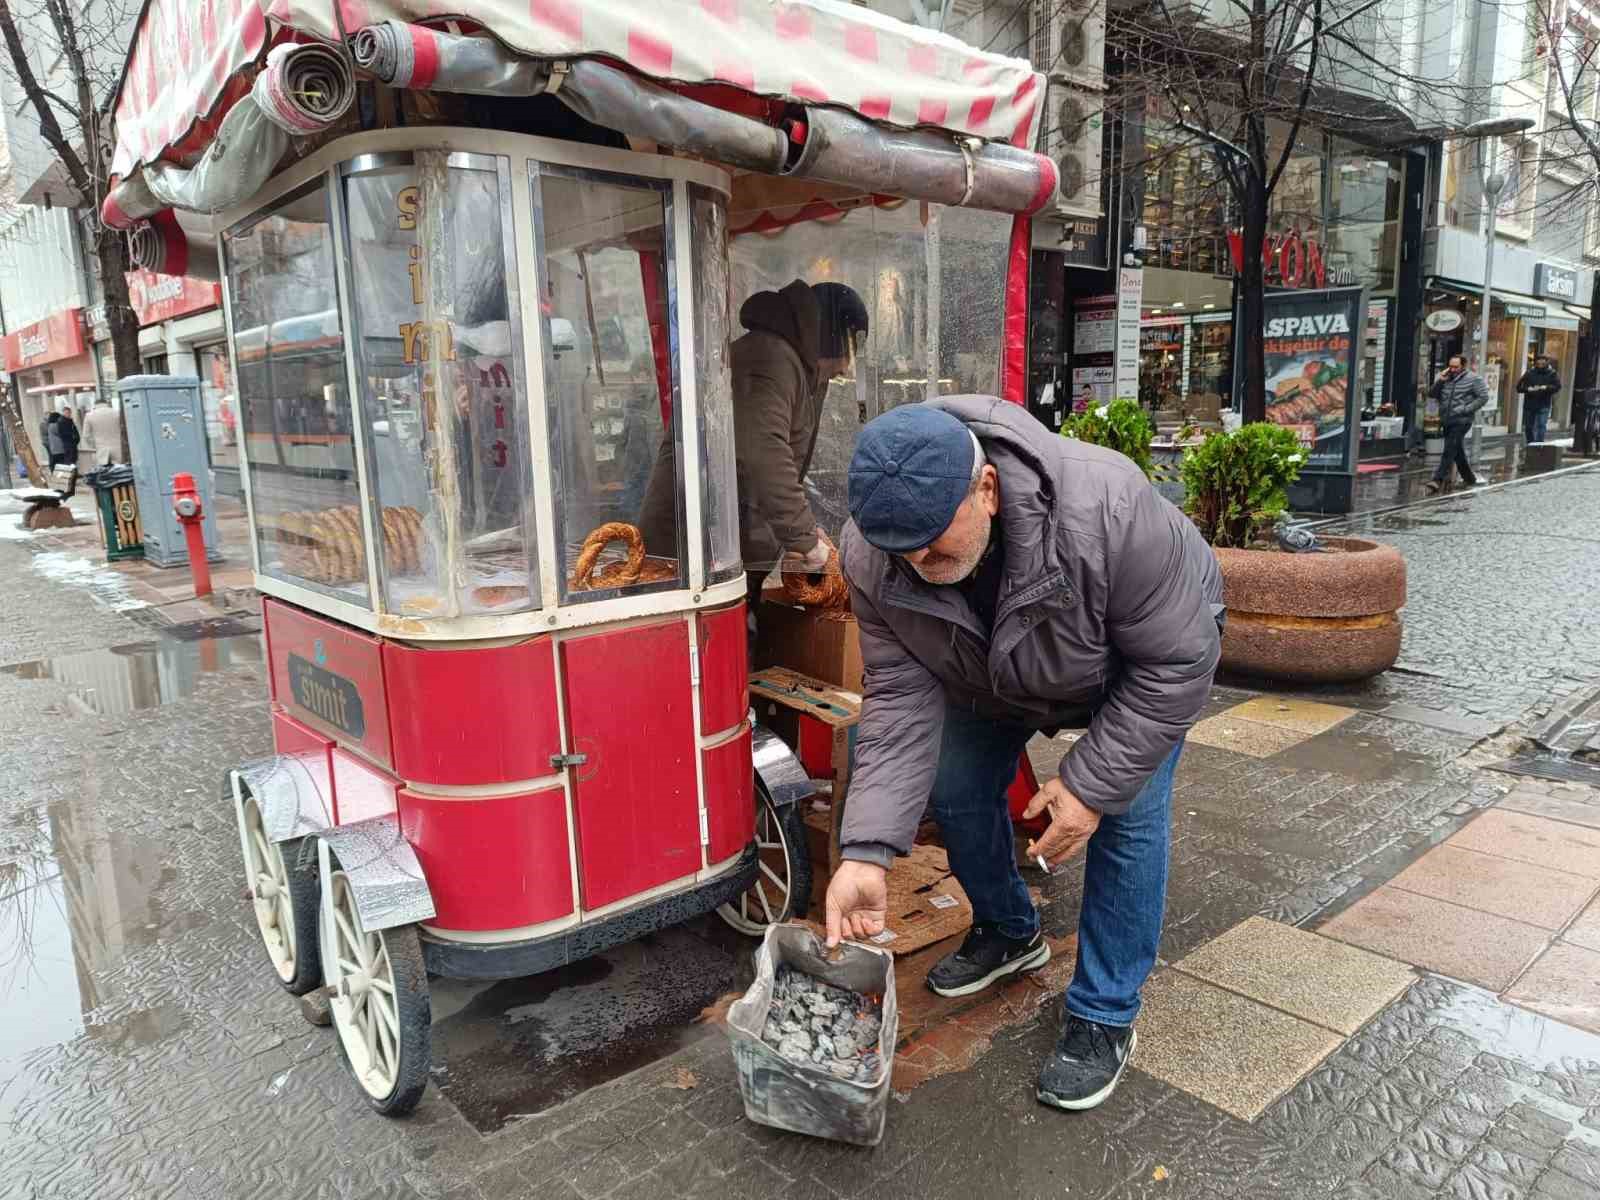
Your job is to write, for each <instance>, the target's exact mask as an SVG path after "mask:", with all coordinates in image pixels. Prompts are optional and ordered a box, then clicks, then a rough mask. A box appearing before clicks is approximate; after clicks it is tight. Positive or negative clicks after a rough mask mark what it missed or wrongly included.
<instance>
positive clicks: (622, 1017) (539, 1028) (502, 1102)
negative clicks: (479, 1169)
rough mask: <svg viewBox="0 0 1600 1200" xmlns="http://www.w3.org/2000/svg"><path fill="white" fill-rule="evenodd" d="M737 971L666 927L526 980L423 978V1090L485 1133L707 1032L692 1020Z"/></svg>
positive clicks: (684, 933) (715, 952) (721, 956)
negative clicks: (436, 1093) (428, 1030)
mask: <svg viewBox="0 0 1600 1200" xmlns="http://www.w3.org/2000/svg"><path fill="white" fill-rule="evenodd" d="M713 919H714V918H713ZM753 944H754V943H751V945H753ZM737 973H738V959H737V958H736V956H735V955H734V954H733V953H730V952H729V951H727V950H724V949H722V948H720V947H718V946H715V945H713V944H712V943H711V942H710V941H707V940H706V939H704V938H701V937H698V936H696V935H695V934H694V933H693V932H691V931H689V930H688V929H684V928H674V929H668V930H664V931H662V932H661V933H659V934H655V935H652V936H651V937H647V938H641V939H639V940H638V941H634V942H628V943H626V944H625V945H621V946H617V947H615V948H613V949H611V950H608V951H606V952H605V953H604V954H600V955H596V956H595V957H593V958H588V959H584V960H583V961H582V962H578V963H573V964H572V965H570V966H567V967H563V968H561V969H560V970H556V971H550V972H547V973H545V974H543V975H534V976H530V977H528V978H526V979H509V980H505V981H503V982H500V983H491V984H481V983H462V982H459V981H453V980H447V979H434V980H430V981H429V983H430V988H431V992H432V1000H433V1013H434V1025H433V1059H434V1063H435V1067H434V1082H435V1083H436V1084H437V1085H438V1087H439V1090H440V1091H441V1092H442V1093H443V1094H444V1095H445V1096H446V1097H447V1098H448V1099H449V1100H450V1101H451V1102H452V1103H453V1104H454V1105H455V1106H456V1108H457V1109H458V1110H460V1112H461V1115H462V1116H463V1117H465V1118H466V1119H467V1120H468V1121H469V1122H471V1123H472V1125H473V1127H474V1128H476V1129H477V1130H478V1132H480V1133H493V1132H494V1131H495V1130H497V1129H500V1128H503V1127H504V1126H505V1125H506V1124H508V1123H509V1122H512V1121H514V1120H516V1119H517V1118H518V1117H523V1116H532V1115H534V1114H536V1113H540V1112H543V1111H545V1110H546V1109H549V1108H553V1107H555V1106H556V1105H558V1104H560V1103H562V1102H563V1101H566V1100H570V1099H571V1098H572V1097H574V1096H576V1095H578V1094H579V1093H581V1092H583V1091H585V1090H587V1089H588V1088H591V1087H595V1086H596V1085H598V1084H602V1083H605V1082H607V1081H608V1080H612V1079H615V1078H617V1077H618V1076H619V1075H625V1074H627V1073H628V1072H630V1071H635V1070H637V1069H639V1068H640V1067H642V1066H645V1065H646V1064H648V1063H651V1062H655V1061H656V1060H658V1059H661V1058H664V1057H665V1056H667V1055H668V1054H671V1053H673V1052H674V1051H676V1050H679V1049H681V1048H682V1047H684V1046H686V1045H689V1044H690V1043H692V1042H694V1041H697V1040H699V1039H700V1038H703V1037H706V1036H708V1035H709V1034H710V1033H711V1032H712V1029H711V1027H710V1026H706V1025H696V1024H693V1021H694V1018H695V1017H696V1016H698V1015H699V1013H700V1010H701V1009H703V1008H704V1007H705V1006H706V1005H708V1004H710V1003H711V1002H712V1001H713V1000H715V999H716V998H717V997H719V996H721V995H722V994H724V993H725V992H727V991H729V990H730V989H732V988H733V987H734V986H735V978H736V975H737Z"/></svg>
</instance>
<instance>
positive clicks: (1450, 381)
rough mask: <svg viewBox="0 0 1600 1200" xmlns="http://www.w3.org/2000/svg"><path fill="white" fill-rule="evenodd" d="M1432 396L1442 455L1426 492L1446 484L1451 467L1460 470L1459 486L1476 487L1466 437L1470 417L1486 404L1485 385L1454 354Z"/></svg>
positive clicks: (1481, 377)
mask: <svg viewBox="0 0 1600 1200" xmlns="http://www.w3.org/2000/svg"><path fill="white" fill-rule="evenodd" d="M1432 395H1433V398H1434V399H1435V400H1437V401H1438V402H1439V423H1440V424H1441V425H1443V426H1444V453H1443V454H1441V455H1440V456H1439V465H1438V467H1436V468H1435V469H1434V472H1433V478H1432V479H1430V480H1429V481H1428V491H1429V492H1430V493H1431V492H1437V491H1438V490H1439V489H1440V488H1442V487H1444V486H1445V484H1447V483H1449V482H1450V471H1451V468H1452V467H1455V468H1456V469H1458V470H1460V472H1461V482H1462V483H1464V484H1466V485H1467V486H1468V487H1477V486H1478V477H1477V476H1476V475H1474V474H1473V473H1472V464H1471V463H1470V462H1468V461H1467V434H1468V433H1470V432H1471V431H1472V418H1473V416H1474V414H1476V413H1477V411H1478V410H1479V409H1480V408H1482V407H1483V406H1484V405H1485V404H1487V403H1489V385H1488V384H1487V383H1485V382H1484V381H1483V376H1482V375H1479V374H1477V373H1476V372H1474V371H1469V370H1467V364H1466V360H1465V359H1464V358H1462V357H1461V355H1459V354H1457V355H1454V356H1453V357H1452V358H1451V359H1450V362H1449V363H1448V364H1447V365H1446V366H1445V369H1444V370H1443V371H1441V372H1440V373H1439V378H1438V379H1436V380H1435V381H1434V384H1433V391H1432Z"/></svg>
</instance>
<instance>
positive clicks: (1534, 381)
mask: <svg viewBox="0 0 1600 1200" xmlns="http://www.w3.org/2000/svg"><path fill="white" fill-rule="evenodd" d="M1517 391H1518V392H1519V393H1520V394H1521V395H1522V444H1523V445H1525V446H1531V445H1533V444H1534V443H1535V442H1542V441H1544V438H1545V433H1546V432H1547V431H1548V429H1549V427H1550V406H1551V405H1552V404H1554V403H1555V399H1556V393H1558V392H1559V391H1561V376H1559V375H1557V374H1556V368H1555V364H1554V363H1552V362H1551V361H1550V356H1549V355H1547V354H1541V355H1539V356H1538V357H1537V358H1535V359H1534V360H1533V366H1531V367H1529V368H1528V370H1527V371H1525V372H1523V375H1522V378H1521V379H1519V380H1517Z"/></svg>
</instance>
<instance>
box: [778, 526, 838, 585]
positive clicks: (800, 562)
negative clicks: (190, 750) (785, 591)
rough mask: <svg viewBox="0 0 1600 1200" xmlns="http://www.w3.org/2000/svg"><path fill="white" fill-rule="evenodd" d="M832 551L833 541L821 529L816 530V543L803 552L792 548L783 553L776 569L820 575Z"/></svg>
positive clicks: (799, 573) (793, 573)
mask: <svg viewBox="0 0 1600 1200" xmlns="http://www.w3.org/2000/svg"><path fill="white" fill-rule="evenodd" d="M832 553H833V543H832V542H831V541H829V540H828V535H827V534H825V533H823V532H822V530H821V529H818V530H817V544H816V545H814V546H812V547H811V549H809V550H807V551H806V552H805V553H804V554H800V553H798V552H796V551H794V550H790V551H788V552H787V553H786V554H784V556H783V559H782V560H781V561H780V562H779V563H778V570H780V571H782V572H785V573H786V574H790V575H820V574H821V573H822V572H823V571H824V570H826V569H827V566H828V555H830V554H832Z"/></svg>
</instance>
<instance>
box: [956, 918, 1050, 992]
mask: <svg viewBox="0 0 1600 1200" xmlns="http://www.w3.org/2000/svg"><path fill="white" fill-rule="evenodd" d="M1049 961H1050V945H1049V943H1048V942H1046V941H1045V940H1044V934H1043V933H1042V932H1041V933H1036V934H1034V935H1033V936H1032V937H1031V938H1008V937H1006V936H1005V934H1003V933H1001V932H1000V931H999V930H996V929H991V928H989V927H988V926H986V925H974V926H973V927H972V932H971V933H969V934H967V940H966V941H964V942H962V943H961V949H959V950H957V951H956V952H955V953H954V954H947V955H946V956H945V957H944V958H942V959H940V960H939V962H938V964H937V965H936V966H935V967H934V968H933V970H931V971H929V972H928V990H929V991H932V992H935V993H937V994H938V995H941V996H970V995H972V994H973V993H974V992H981V991H983V989H984V988H986V987H988V986H989V985H990V984H991V983H993V982H994V981H995V980H997V979H1004V978H1005V977H1006V976H1007V975H1015V974H1017V973H1018V972H1020V971H1032V970H1034V969H1035V968H1037V967H1042V966H1044V964H1045V963H1047V962H1049Z"/></svg>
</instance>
